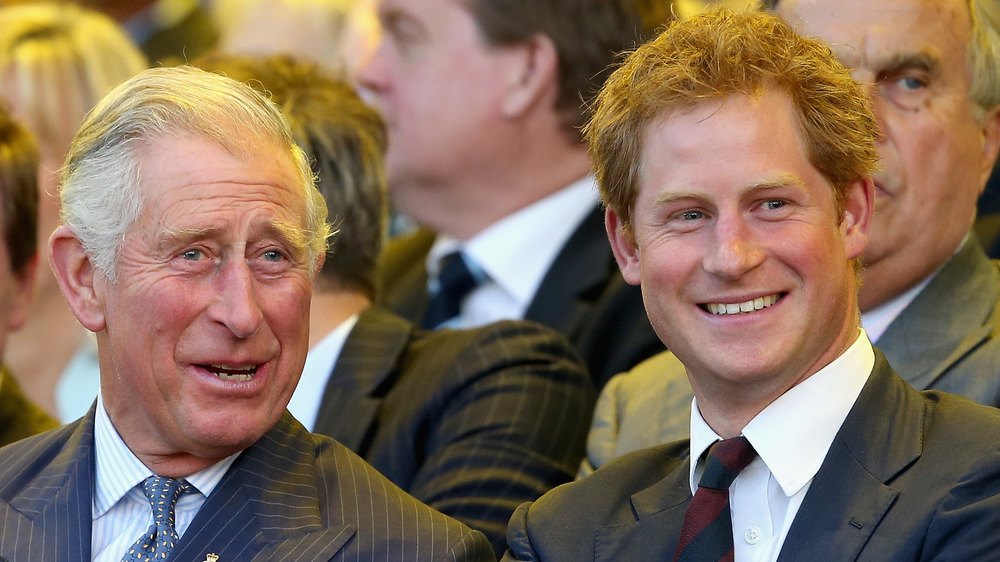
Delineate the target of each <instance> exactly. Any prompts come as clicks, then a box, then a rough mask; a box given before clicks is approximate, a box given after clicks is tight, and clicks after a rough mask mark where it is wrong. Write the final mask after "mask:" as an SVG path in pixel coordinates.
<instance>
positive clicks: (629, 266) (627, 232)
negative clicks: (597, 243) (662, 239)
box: [604, 207, 642, 285]
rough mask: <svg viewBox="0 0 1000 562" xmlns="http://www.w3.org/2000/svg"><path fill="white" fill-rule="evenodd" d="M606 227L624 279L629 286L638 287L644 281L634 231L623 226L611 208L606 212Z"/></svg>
mask: <svg viewBox="0 0 1000 562" xmlns="http://www.w3.org/2000/svg"><path fill="white" fill-rule="evenodd" d="M604 227H605V228H606V229H607V231H608V241H610V242H611V251H612V252H614V254H615V261H617V262H618V268H619V269H621V270H622V277H624V278H625V281H626V282H627V283H628V284H629V285H638V284H639V281H640V280H641V279H642V275H641V273H642V271H641V269H640V267H639V247H638V246H637V245H636V243H635V234H634V233H633V232H632V229H631V228H629V227H628V226H626V225H625V224H623V223H622V222H621V221H620V220H619V217H618V213H616V212H614V211H613V210H612V209H611V207H608V208H607V210H605V211H604Z"/></svg>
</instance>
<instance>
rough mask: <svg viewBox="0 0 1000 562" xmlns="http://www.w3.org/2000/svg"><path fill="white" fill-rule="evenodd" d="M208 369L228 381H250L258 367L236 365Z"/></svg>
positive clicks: (211, 366) (214, 366)
mask: <svg viewBox="0 0 1000 562" xmlns="http://www.w3.org/2000/svg"><path fill="white" fill-rule="evenodd" d="M208 369H209V370H210V371H212V374H214V375H215V376H217V377H219V378H220V379H223V380H227V381H248V380H250V379H252V378H253V375H254V373H256V372H257V366H256V365H251V366H249V367H247V366H235V365H219V364H213V365H209V366H208Z"/></svg>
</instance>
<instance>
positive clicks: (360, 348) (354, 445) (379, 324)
mask: <svg viewBox="0 0 1000 562" xmlns="http://www.w3.org/2000/svg"><path fill="white" fill-rule="evenodd" d="M412 330H413V328H412V325H411V324H409V323H408V322H406V321H404V320H402V319H400V318H397V317H396V316H394V315H392V314H390V313H388V312H385V311H383V310H381V309H379V308H378V307H374V306H373V307H369V308H368V309H367V310H365V311H364V312H362V313H361V316H360V317H359V318H358V322H357V324H356V325H355V326H354V329H353V330H351V333H350V335H349V336H348V337H347V340H346V341H345V342H344V347H343V349H342V350H341V352H340V357H338V358H337V362H336V364H335V365H334V367H333V372H332V374H331V375H330V379H329V381H328V382H327V384H326V390H325V391H324V393H323V402H322V405H321V406H320V411H319V414H318V416H317V418H316V430H315V431H316V433H322V434H323V435H328V436H330V437H333V438H334V439H336V440H337V441H339V442H340V443H342V444H343V445H345V446H346V447H347V448H349V449H351V450H352V451H354V452H356V453H357V454H358V455H360V456H362V457H363V456H365V454H366V453H367V448H368V446H369V442H368V439H370V438H371V433H372V431H371V429H372V426H373V424H374V422H375V418H376V416H377V414H378V412H379V409H380V408H381V406H382V402H383V400H384V396H383V395H384V392H382V391H381V389H382V388H384V385H385V384H386V383H387V380H388V378H389V377H390V375H392V374H393V373H394V372H395V370H396V364H397V362H398V360H399V356H400V355H401V354H402V353H403V351H404V350H405V349H406V345H407V343H409V341H410V334H411V332H412Z"/></svg>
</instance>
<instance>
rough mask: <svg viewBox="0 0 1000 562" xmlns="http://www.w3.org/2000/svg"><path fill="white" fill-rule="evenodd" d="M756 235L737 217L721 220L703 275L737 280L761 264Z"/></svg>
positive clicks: (762, 250) (719, 220) (708, 252)
mask: <svg viewBox="0 0 1000 562" xmlns="http://www.w3.org/2000/svg"><path fill="white" fill-rule="evenodd" d="M756 236H757V235H756V234H755V233H754V232H753V231H752V229H751V228H749V227H748V226H747V224H746V222H745V221H744V220H743V219H742V218H741V217H740V218H737V217H730V218H720V219H718V221H717V223H716V228H715V236H714V240H713V242H714V243H713V245H712V247H711V248H710V249H709V250H708V251H707V252H706V254H705V259H704V264H703V266H704V268H705V271H707V272H709V273H711V274H713V275H717V276H719V277H722V278H724V279H738V278H739V277H741V276H742V275H744V274H745V273H747V272H748V271H751V270H752V269H754V268H755V267H757V266H759V265H760V264H761V263H763V261H764V257H765V252H764V249H763V248H762V247H761V246H760V244H759V243H758V242H757V239H756Z"/></svg>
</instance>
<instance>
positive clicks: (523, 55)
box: [501, 34, 559, 118]
mask: <svg viewBox="0 0 1000 562" xmlns="http://www.w3.org/2000/svg"><path fill="white" fill-rule="evenodd" d="M501 48H502V47H501ZM508 48H509V49H511V53H510V55H511V57H512V60H511V65H510V67H509V70H508V76H507V82H506V91H505V95H504V97H503V108H502V111H503V116H504V117H506V118H515V117H518V116H520V115H522V114H524V113H525V112H527V111H528V109H530V108H531V107H533V106H534V105H536V104H538V103H540V102H542V101H544V100H545V98H546V94H548V93H550V92H551V93H552V95H553V103H554V96H555V95H556V92H558V82H559V55H558V54H557V53H556V46H555V45H554V44H553V43H552V40H551V39H549V38H548V37H546V36H545V35H542V34H536V35H534V36H532V38H531V39H529V40H528V42H527V43H524V44H521V45H516V46H514V47H508Z"/></svg>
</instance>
